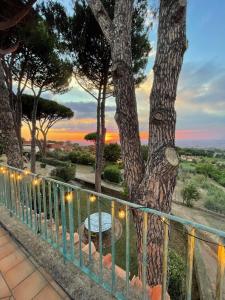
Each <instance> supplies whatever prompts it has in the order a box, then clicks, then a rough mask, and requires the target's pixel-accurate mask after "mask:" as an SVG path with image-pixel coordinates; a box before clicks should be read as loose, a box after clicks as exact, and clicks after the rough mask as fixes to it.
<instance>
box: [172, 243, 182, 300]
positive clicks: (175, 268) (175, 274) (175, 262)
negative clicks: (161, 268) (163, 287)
mask: <svg viewBox="0 0 225 300" xmlns="http://www.w3.org/2000/svg"><path fill="white" fill-rule="evenodd" d="M184 284H185V263H184V261H183V259H182V257H181V256H180V255H179V254H178V253H176V251H175V250H173V249H169V287H168V292H169V295H170V297H171V299H174V300H179V299H183V294H184V292H183V291H184Z"/></svg>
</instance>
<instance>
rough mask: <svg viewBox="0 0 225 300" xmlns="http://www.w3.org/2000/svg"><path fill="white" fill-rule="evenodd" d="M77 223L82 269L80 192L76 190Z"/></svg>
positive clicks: (81, 265)
mask: <svg viewBox="0 0 225 300" xmlns="http://www.w3.org/2000/svg"><path fill="white" fill-rule="evenodd" d="M77 214H78V216H77V221H78V234H79V260H80V267H81V268H82V267H83V255H82V234H81V212H80V190H77Z"/></svg>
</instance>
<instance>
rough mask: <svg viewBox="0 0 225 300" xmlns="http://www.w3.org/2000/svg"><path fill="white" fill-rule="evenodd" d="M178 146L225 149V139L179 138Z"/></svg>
mask: <svg viewBox="0 0 225 300" xmlns="http://www.w3.org/2000/svg"><path fill="white" fill-rule="evenodd" d="M176 146H178V147H187V148H204V149H225V140H177V141H176Z"/></svg>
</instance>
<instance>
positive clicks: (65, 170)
mask: <svg viewBox="0 0 225 300" xmlns="http://www.w3.org/2000/svg"><path fill="white" fill-rule="evenodd" d="M75 173H76V167H75V166H67V167H59V168H56V169H54V170H52V172H51V176H52V177H53V178H61V179H63V181H65V182H68V181H70V180H72V179H74V177H75Z"/></svg>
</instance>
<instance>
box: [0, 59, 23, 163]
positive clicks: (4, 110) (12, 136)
mask: <svg viewBox="0 0 225 300" xmlns="http://www.w3.org/2000/svg"><path fill="white" fill-rule="evenodd" d="M0 106H1V109H0V134H1V140H2V141H3V143H4V148H5V154H6V156H7V163H8V164H9V165H10V166H13V167H17V168H22V167H23V158H22V155H21V152H20V147H19V142H18V138H17V134H16V131H15V127H14V121H13V115H12V110H11V107H10V103H9V93H8V89H7V88H6V85H5V81H4V74H3V68H2V64H1V62H0Z"/></svg>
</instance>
